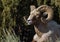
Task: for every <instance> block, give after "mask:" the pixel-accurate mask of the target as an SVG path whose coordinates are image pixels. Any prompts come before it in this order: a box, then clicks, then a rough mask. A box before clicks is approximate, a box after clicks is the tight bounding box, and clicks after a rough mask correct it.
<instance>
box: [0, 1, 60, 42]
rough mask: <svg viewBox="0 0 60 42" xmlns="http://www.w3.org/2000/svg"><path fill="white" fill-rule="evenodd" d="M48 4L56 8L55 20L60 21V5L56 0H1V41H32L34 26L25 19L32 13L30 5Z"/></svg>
mask: <svg viewBox="0 0 60 42" xmlns="http://www.w3.org/2000/svg"><path fill="white" fill-rule="evenodd" d="M43 4H47V5H49V6H51V7H52V8H53V10H54V18H53V19H54V20H55V21H57V23H60V6H59V5H58V3H57V2H56V0H0V42H31V41H32V39H33V35H34V34H35V32H34V27H33V25H30V26H28V25H27V23H26V21H25V19H27V18H28V16H29V14H30V5H35V6H36V7H38V6H40V5H43Z"/></svg>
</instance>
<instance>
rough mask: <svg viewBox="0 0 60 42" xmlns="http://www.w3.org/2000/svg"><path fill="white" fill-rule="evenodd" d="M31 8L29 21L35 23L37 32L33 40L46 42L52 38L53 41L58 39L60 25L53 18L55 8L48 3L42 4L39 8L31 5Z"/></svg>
mask: <svg viewBox="0 0 60 42" xmlns="http://www.w3.org/2000/svg"><path fill="white" fill-rule="evenodd" d="M30 8H31V12H30V15H29V17H28V19H27V23H28V25H31V24H33V25H34V29H35V32H36V34H35V35H34V37H33V41H36V42H46V41H47V40H49V39H50V38H51V39H52V42H56V39H57V38H58V37H60V33H59V32H60V25H59V24H57V23H56V22H55V21H54V20H53V14H54V13H53V9H52V8H51V7H50V6H48V5H41V6H39V7H38V8H36V7H35V6H34V5H31V7H30Z"/></svg>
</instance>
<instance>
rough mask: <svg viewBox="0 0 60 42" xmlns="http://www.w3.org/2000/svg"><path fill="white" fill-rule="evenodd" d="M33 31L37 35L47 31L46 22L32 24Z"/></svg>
mask: <svg viewBox="0 0 60 42" xmlns="http://www.w3.org/2000/svg"><path fill="white" fill-rule="evenodd" d="M34 28H35V32H36V33H37V34H38V36H40V37H41V36H42V34H43V33H46V32H48V28H47V24H43V23H41V22H37V23H36V24H35V25H34Z"/></svg>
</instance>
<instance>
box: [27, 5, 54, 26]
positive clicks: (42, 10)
mask: <svg viewBox="0 0 60 42" xmlns="http://www.w3.org/2000/svg"><path fill="white" fill-rule="evenodd" d="M30 8H31V12H30V16H29V17H28V19H27V21H28V24H29V25H30V24H34V23H36V22H38V21H40V22H42V23H46V22H48V21H50V20H52V18H53V10H52V8H51V7H50V6H47V5H41V6H39V7H38V8H36V7H35V6H34V8H32V6H31V7H30ZM45 16H47V17H45Z"/></svg>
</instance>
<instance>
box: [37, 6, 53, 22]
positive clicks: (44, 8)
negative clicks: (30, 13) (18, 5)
mask: <svg viewBox="0 0 60 42" xmlns="http://www.w3.org/2000/svg"><path fill="white" fill-rule="evenodd" d="M37 11H40V12H43V11H44V12H46V13H47V15H48V16H47V18H46V19H45V20H47V21H50V20H52V18H53V10H52V8H51V7H50V6H47V5H42V6H40V7H38V8H37Z"/></svg>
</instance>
